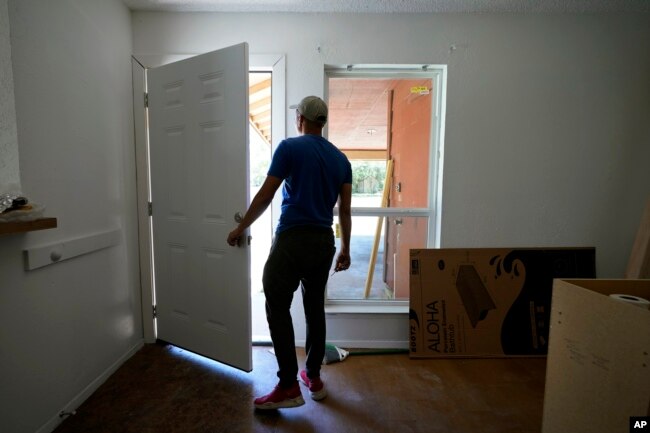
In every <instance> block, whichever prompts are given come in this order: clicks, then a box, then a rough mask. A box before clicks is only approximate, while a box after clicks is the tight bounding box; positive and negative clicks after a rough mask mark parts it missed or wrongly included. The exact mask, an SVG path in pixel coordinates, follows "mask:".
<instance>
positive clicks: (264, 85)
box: [248, 78, 271, 95]
mask: <svg viewBox="0 0 650 433" xmlns="http://www.w3.org/2000/svg"><path fill="white" fill-rule="evenodd" d="M269 87H271V79H270V78H267V79H266V80H264V81H260V82H259V83H256V84H253V85H252V86H249V87H248V94H249V95H252V94H253V93H257V92H261V91H263V90H266V89H268V88H269Z"/></svg>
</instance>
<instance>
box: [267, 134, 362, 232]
mask: <svg viewBox="0 0 650 433" xmlns="http://www.w3.org/2000/svg"><path fill="white" fill-rule="evenodd" d="M267 174H268V175H270V176H275V177H278V178H280V179H284V186H283V188H282V213H281V215H280V222H279V224H278V227H277V229H276V233H280V232H281V231H283V230H286V229H288V228H291V227H296V226H305V225H311V226H317V227H332V223H333V220H334V212H333V209H334V205H335V204H336V202H337V200H338V196H339V192H340V191H341V186H342V185H343V184H344V183H352V166H351V165H350V161H348V158H347V157H346V156H345V155H344V154H343V152H341V151H340V150H339V149H337V148H336V146H334V145H333V144H332V143H330V142H329V141H327V140H326V139H325V138H323V137H321V136H318V135H301V136H299V137H293V138H287V139H286V140H282V142H280V144H279V145H278V147H277V149H276V150H275V153H274V154H273V159H272V160H271V166H270V167H269V171H268V173H267Z"/></svg>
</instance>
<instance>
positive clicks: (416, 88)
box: [411, 86, 429, 95]
mask: <svg viewBox="0 0 650 433" xmlns="http://www.w3.org/2000/svg"><path fill="white" fill-rule="evenodd" d="M411 93H418V94H420V95H428V94H429V88H428V87H427V86H413V87H411Z"/></svg>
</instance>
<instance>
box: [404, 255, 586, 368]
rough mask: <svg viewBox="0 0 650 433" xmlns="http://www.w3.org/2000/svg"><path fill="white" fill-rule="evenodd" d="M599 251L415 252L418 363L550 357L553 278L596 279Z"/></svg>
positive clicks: (414, 348) (413, 348)
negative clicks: (469, 359) (479, 358)
mask: <svg viewBox="0 0 650 433" xmlns="http://www.w3.org/2000/svg"><path fill="white" fill-rule="evenodd" d="M595 256H596V251H595V248H553V249H550V248H525V249H512V248H473V249H413V250H411V255H410V260H411V271H410V290H411V295H410V309H409V324H410V340H409V345H410V356H411V357H412V358H432V357H433V358H439V357H445V358H446V357H490V356H516V355H526V356H534V355H546V353H547V348H548V324H549V317H550V309H551V290H552V285H553V278H595V277H596V270H595Z"/></svg>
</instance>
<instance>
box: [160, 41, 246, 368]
mask: <svg viewBox="0 0 650 433" xmlns="http://www.w3.org/2000/svg"><path fill="white" fill-rule="evenodd" d="M147 83H148V84H147V87H148V95H149V135H150V165H151V167H150V170H151V197H152V226H153V244H154V246H153V251H154V276H155V308H156V326H157V337H158V339H160V340H163V341H166V342H169V343H171V344H174V345H177V346H179V347H182V348H185V349H187V350H190V351H192V352H196V353H198V354H201V355H203V356H206V357H209V358H212V359H214V360H217V361H219V362H223V363H225V364H228V365H231V366H233V367H236V368H239V369H241V370H244V371H251V370H252V345H251V290H250V278H249V275H250V248H249V245H248V243H247V242H245V243H243V244H242V245H241V246H240V247H239V248H232V247H230V246H228V244H227V243H226V237H227V235H228V233H229V231H230V230H232V228H233V227H234V225H235V215H237V213H242V214H243V213H244V211H245V210H246V207H247V206H248V202H249V197H248V176H249V175H248V172H249V170H248V160H249V159H248V128H249V118H248V45H247V44H246V43H242V44H239V45H235V46H232V47H228V48H224V49H222V50H218V51H214V52H211V53H207V54H202V55H199V56H196V57H192V58H189V59H186V60H182V61H179V62H174V63H170V64H167V65H164V66H161V67H158V68H153V69H150V70H148V72H147Z"/></svg>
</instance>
